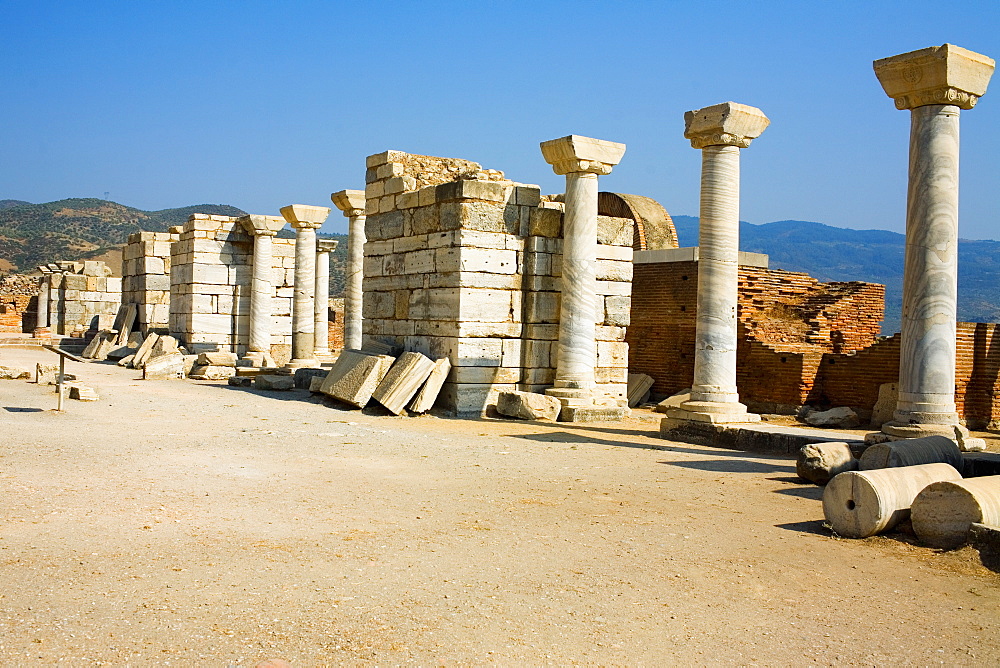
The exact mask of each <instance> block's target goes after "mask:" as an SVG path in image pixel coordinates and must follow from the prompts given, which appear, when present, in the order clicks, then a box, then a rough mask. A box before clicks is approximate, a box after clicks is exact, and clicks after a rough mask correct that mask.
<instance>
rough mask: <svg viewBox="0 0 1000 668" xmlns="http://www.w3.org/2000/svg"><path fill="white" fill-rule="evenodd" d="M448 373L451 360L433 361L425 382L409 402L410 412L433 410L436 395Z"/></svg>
mask: <svg viewBox="0 0 1000 668" xmlns="http://www.w3.org/2000/svg"><path fill="white" fill-rule="evenodd" d="M450 371H451V360H449V359H448V358H447V357H442V358H441V359H439V360H435V361H434V366H433V368H432V369H431V372H430V373H429V374H428V375H427V380H425V381H424V384H423V387H421V388H420V390H419V391H418V392H417V394H416V395H415V396H414V397H413V401H411V402H410V406H409V409H410V411H412V412H414V413H425V412H427V411H429V410H430V409H431V408H433V407H434V402H435V401H436V400H437V398H438V394H440V392H441V387H442V386H443V385H444V383H445V381H446V380H447V378H448V373H449V372H450Z"/></svg>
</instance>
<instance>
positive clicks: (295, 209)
mask: <svg viewBox="0 0 1000 668" xmlns="http://www.w3.org/2000/svg"><path fill="white" fill-rule="evenodd" d="M281 215H282V216H284V218H285V220H287V221H288V224H289V225H291V226H292V227H294V228H295V229H297V230H298V229H305V228H311V229H317V228H319V227H320V226H322V225H323V223H324V221H326V218H327V216H329V215H330V209H328V208H327V207H325V206H310V205H308V204H289V205H288V206H283V207H281Z"/></svg>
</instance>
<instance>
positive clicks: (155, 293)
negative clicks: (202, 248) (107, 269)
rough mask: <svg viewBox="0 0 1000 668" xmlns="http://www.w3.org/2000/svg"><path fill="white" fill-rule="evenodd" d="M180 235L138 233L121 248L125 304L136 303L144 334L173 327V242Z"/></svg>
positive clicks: (130, 236)
mask: <svg viewBox="0 0 1000 668" xmlns="http://www.w3.org/2000/svg"><path fill="white" fill-rule="evenodd" d="M179 238H180V235H179V234H171V233H169V232H135V233H133V234H130V235H129V237H128V243H127V244H126V245H125V246H124V247H123V248H122V303H123V304H135V305H136V318H137V320H138V327H139V329H140V331H141V332H142V333H143V334H147V333H149V332H150V331H151V330H153V331H158V332H167V331H169V328H170V262H171V257H170V244H171V243H172V242H174V241H177V240H178V239H179Z"/></svg>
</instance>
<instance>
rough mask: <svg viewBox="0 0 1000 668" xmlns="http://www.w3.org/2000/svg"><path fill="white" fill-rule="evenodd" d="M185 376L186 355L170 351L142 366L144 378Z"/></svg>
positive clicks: (162, 378) (160, 378) (157, 378)
mask: <svg viewBox="0 0 1000 668" xmlns="http://www.w3.org/2000/svg"><path fill="white" fill-rule="evenodd" d="M183 377H184V355H182V354H180V353H170V354H169V355H160V356H159V357H157V358H155V359H151V360H149V361H148V362H146V363H145V364H144V365H143V367H142V378H143V380H164V379H169V378H183Z"/></svg>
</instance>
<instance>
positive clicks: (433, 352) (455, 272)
mask: <svg viewBox="0 0 1000 668" xmlns="http://www.w3.org/2000/svg"><path fill="white" fill-rule="evenodd" d="M409 157H412V158H414V159H416V158H419V159H420V163H419V164H421V165H443V166H444V167H442V168H441V169H438V170H437V171H434V172H432V173H430V174H422V173H421V174H420V176H419V177H418V176H415V175H411V173H409V172H408V171H407V169H409V167H408V165H412V164H416V163H417V161H416V160H410V159H409ZM409 157H407V154H400V153H399V152H395V151H390V152H387V153H382V154H379V155H377V156H372V157H371V158H369V160H368V174H367V179H366V180H367V183H368V186H367V189H366V199H367V206H368V212H369V215H368V218H367V221H366V235H367V239H368V241H367V243H366V244H365V268H364V275H365V278H364V309H363V315H364V333H365V338H366V340H370V339H376V340H379V341H382V342H385V343H390V344H392V345H395V346H396V347H398V348H400V349H403V350H408V351H417V352H421V353H424V354H426V355H429V356H431V357H434V358H438V357H444V356H447V357H449V358H450V360H451V363H452V371H451V374H450V375H449V377H448V382H447V383H445V386H444V388H443V389H442V392H441V398H440V400H439V403H440V404H441V405H443V407H444V408H446V409H449V410H451V411H453V412H456V413H478V412H481V411H482V410H484V409H485V408H486V407H487V406H488V405H489V404H492V403H495V400H496V395H497V393H498V392H500V391H503V390H514V389H520V390H528V391H540V390H543V389H544V388H546V387H550V386H551V385H552V382H553V380H554V377H555V363H556V360H555V342H556V339H557V338H558V323H559V295H560V281H561V273H562V272H561V258H562V255H561V252H562V240H561V239H560V235H561V221H562V205H561V204H560V203H556V202H542V201H541V197H540V193H539V190H538V187H537V186H529V185H522V184H515V183H513V182H511V181H507V180H505V179H504V180H501V179H503V175H502V173H500V172H497V171H495V170H480V169H478V167H479V166H478V165H476V164H475V163H470V162H468V161H452V160H449V159H443V158H427V157H426V156H409ZM453 163H454V164H453ZM393 165H397V166H393ZM452 167H453V168H454V169H451V168H452ZM407 177H408V178H409V179H410V180H407ZM421 183H425V184H426V185H423V186H422V187H421V186H420V185H419V184H421ZM409 188H413V189H409ZM599 227H600V229H601V233H600V235H599V236H600V239H599V241H600V244H599V246H598V249H599V251H598V290H597V292H598V294H597V299H599V312H600V313H601V320H600V322H599V323H598V328H597V331H598V334H597V339H598V341H597V355H598V357H597V367H598V368H597V381H598V383H599V388H598V391H599V392H607V393H610V394H615V395H617V396H624V393H625V387H626V385H625V384H626V379H627V358H628V347H627V345H626V344H625V342H624V338H625V326H626V325H627V324H628V314H629V303H630V302H629V299H630V294H631V278H632V264H631V259H632V249H631V246H632V237H633V230H632V221H631V220H624V219H619V218H608V217H600V219H599Z"/></svg>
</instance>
